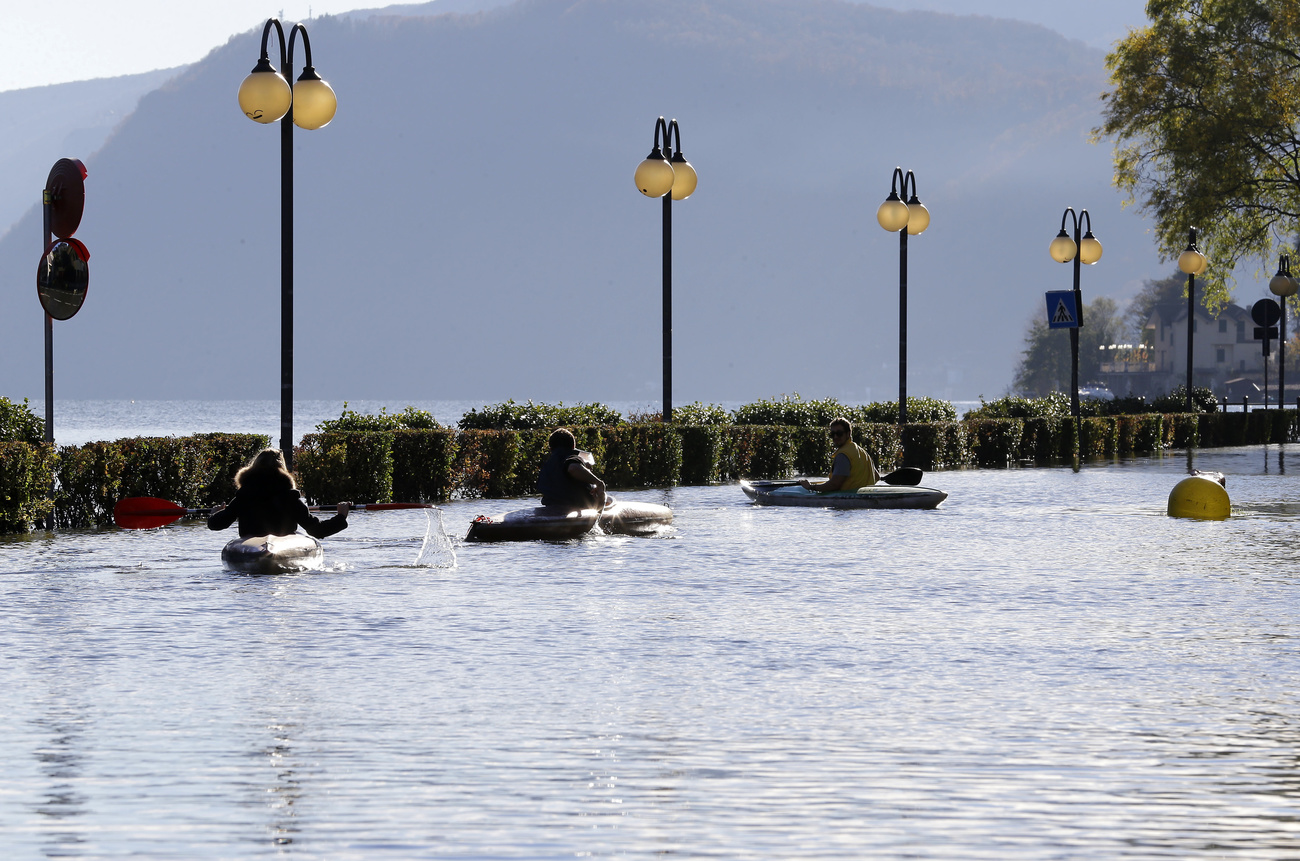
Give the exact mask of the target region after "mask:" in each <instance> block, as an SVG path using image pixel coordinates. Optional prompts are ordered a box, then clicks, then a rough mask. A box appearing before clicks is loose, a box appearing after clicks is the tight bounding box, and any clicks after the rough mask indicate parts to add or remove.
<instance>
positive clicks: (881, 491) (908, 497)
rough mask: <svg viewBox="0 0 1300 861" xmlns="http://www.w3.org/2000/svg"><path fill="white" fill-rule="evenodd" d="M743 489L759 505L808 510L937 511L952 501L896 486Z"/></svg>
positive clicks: (752, 485) (768, 484)
mask: <svg viewBox="0 0 1300 861" xmlns="http://www.w3.org/2000/svg"><path fill="white" fill-rule="evenodd" d="M740 489H741V490H743V491H744V492H745V495H746V496H748V497H749V498H750V499H752V500H754V502H756V503H758V504H759V505H789V506H801V507H804V508H935V507H937V506H938V505H939V503H941V502H943V501H944V500H945V499H947V498H948V494H947V493H944V492H943V491H942V490H935V489H934V488H932V487H919V486H898V485H892V484H873V485H871V486H870V487H862V488H859V489H857V490H848V491H836V492H834V493H817V492H815V491H812V490H805V489H804V488H802V487H800V486H799V485H797V484H794V483H792V482H788V481H752V482H751V481H742V482H740Z"/></svg>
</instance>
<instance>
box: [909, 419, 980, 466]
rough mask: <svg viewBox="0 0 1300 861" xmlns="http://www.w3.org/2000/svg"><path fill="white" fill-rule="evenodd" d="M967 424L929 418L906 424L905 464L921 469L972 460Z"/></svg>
mask: <svg viewBox="0 0 1300 861" xmlns="http://www.w3.org/2000/svg"><path fill="white" fill-rule="evenodd" d="M969 452H970V448H969V445H968V444H967V440H966V426H965V425H963V424H962V423H961V422H927V423H924V424H910V423H909V424H907V425H904V426H903V465H904V466H915V467H919V468H921V469H940V468H943V467H951V466H962V465H963V464H965V463H967V462H969V460H970V455H969Z"/></svg>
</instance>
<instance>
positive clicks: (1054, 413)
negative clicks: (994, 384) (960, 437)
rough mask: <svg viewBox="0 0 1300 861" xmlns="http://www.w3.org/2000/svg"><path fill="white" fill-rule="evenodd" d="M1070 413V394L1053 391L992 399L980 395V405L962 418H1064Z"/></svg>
mask: <svg viewBox="0 0 1300 861" xmlns="http://www.w3.org/2000/svg"><path fill="white" fill-rule="evenodd" d="M1069 414H1070V396H1069V395H1065V394H1062V393H1060V392H1053V393H1052V394H1050V395H1047V396H1046V397H1042V398H1021V397H1017V396H1015V395H1005V396H1004V397H1001V398H998V399H997V400H994V401H986V400H984V397H983V396H980V405H979V406H978V407H976V408H975V409H973V410H969V411H968V412H967V413H966V415H965V416H964V418H965V419H966V420H970V419H1038V418H1064V417H1065V416H1068V415H1069Z"/></svg>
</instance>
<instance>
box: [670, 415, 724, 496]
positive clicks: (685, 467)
mask: <svg viewBox="0 0 1300 861" xmlns="http://www.w3.org/2000/svg"><path fill="white" fill-rule="evenodd" d="M677 434H678V436H680V437H681V440H682V469H681V483H682V484H708V483H709V482H711V481H717V480H718V464H719V459H720V457H721V454H722V430H721V428H720V427H719V426H718V425H695V426H687V427H679V428H677Z"/></svg>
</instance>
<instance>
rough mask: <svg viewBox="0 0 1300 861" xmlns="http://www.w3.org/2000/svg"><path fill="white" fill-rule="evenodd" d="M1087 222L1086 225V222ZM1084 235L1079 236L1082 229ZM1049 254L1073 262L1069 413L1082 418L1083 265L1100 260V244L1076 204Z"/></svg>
mask: <svg viewBox="0 0 1300 861" xmlns="http://www.w3.org/2000/svg"><path fill="white" fill-rule="evenodd" d="M1067 219H1073V222H1074V236H1073V238H1072V237H1071V236H1070V234H1069V233H1068V232H1067V231H1066V229H1065V222H1066V220H1067ZM1084 224H1087V228H1084V227H1083V225H1084ZM1081 230H1082V231H1083V235H1082V236H1080V235H1079V233H1080V231H1081ZM1047 253H1048V254H1051V255H1052V259H1053V260H1055V261H1056V262H1057V263H1069V262H1070V261H1074V313H1075V315H1076V319H1075V322H1076V323H1077V325H1075V326H1073V327H1071V328H1070V415H1071V416H1073V417H1074V418H1075V419H1078V418H1079V330H1080V329H1082V328H1083V293H1082V292H1081V291H1080V290H1079V271H1080V269H1081V268H1082V267H1081V264H1084V263H1086V264H1088V265H1089V266H1091V265H1092V264H1094V263H1096V262H1097V261H1098V260H1100V259H1101V243H1100V242H1099V241H1097V237H1095V236H1093V235H1092V216H1090V215H1089V214H1088V210H1086V209H1081V210H1079V212H1078V213H1077V214H1076V213H1075V211H1074V207H1073V206H1067V207H1066V208H1065V212H1063V213H1061V232H1060V233H1058V234H1056V238H1055V239H1053V240H1052V244H1051V245H1050V246H1048V249H1047Z"/></svg>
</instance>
